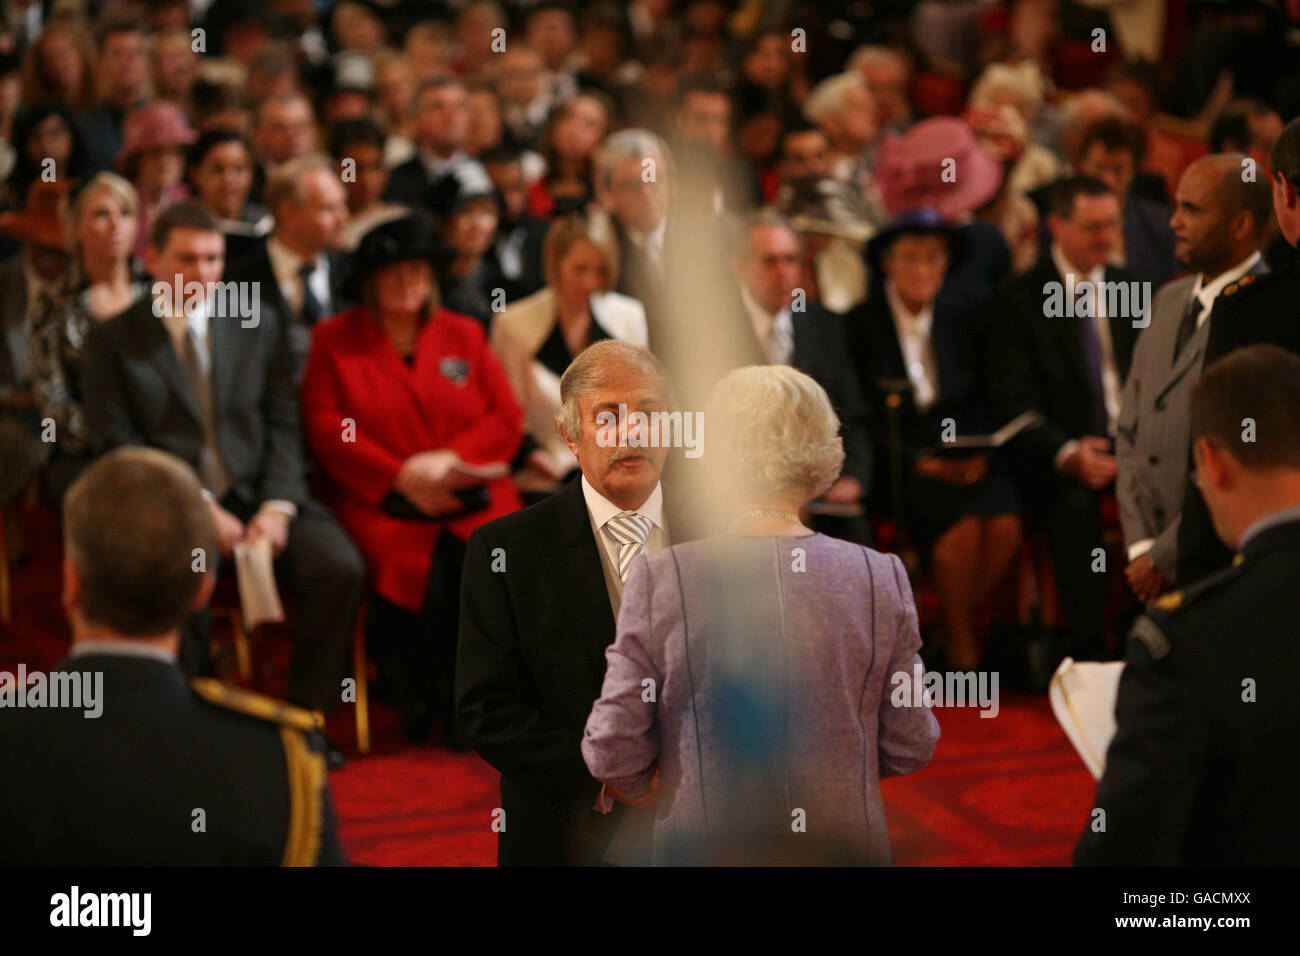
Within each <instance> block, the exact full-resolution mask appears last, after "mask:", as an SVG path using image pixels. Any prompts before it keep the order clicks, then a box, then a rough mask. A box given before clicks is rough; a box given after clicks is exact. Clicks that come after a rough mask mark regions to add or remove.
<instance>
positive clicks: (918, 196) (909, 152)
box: [875, 116, 1002, 219]
mask: <svg viewBox="0 0 1300 956" xmlns="http://www.w3.org/2000/svg"><path fill="white" fill-rule="evenodd" d="M948 160H952V162H951V163H949V162H948ZM947 170H951V173H949V174H948V175H947V176H945V172H946V171H947ZM875 175H876V183H877V185H878V186H879V187H880V192H881V197H882V198H883V199H884V203H885V209H886V210H887V211H888V212H889V214H890V215H891V216H896V215H898V214H899V213H902V212H907V211H908V210H911V209H919V208H922V207H929V208H931V209H934V210H935V211H937V212H938V213H939V215H940V216H942V217H943V218H944V219H953V218H955V217H957V216H960V215H963V214H965V213H968V212H973V211H975V210H976V209H979V208H980V207H981V206H983V205H984V204H985V203H987V202H988V201H989V200H990V199H992V198H993V197H994V196H995V195H997V191H998V188H999V187H1000V186H1001V185H1002V164H1001V163H999V162H998V161H997V160H996V159H995V158H993V157H992V156H990V155H989V154H988V153H987V152H985V151H984V150H983V149H982V148H980V145H979V143H977V142H976V140H975V133H974V131H973V130H971V128H970V126H968V125H967V124H966V123H964V122H963V121H961V120H959V119H957V118H956V117H953V116H936V117H933V118H931V119H927V120H922V121H921V122H919V123H917V124H915V125H913V126H912V127H910V128H909V129H908V130H907V131H906V132H904V133H903V134H902V135H901V136H900V135H892V136H889V137H886V139H885V141H884V142H883V143H882V144H881V146H880V152H879V153H878V154H877V157H876V169H875Z"/></svg>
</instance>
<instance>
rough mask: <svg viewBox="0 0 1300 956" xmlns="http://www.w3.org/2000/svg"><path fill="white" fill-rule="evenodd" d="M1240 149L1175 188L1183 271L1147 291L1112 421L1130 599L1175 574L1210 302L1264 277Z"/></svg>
mask: <svg viewBox="0 0 1300 956" xmlns="http://www.w3.org/2000/svg"><path fill="white" fill-rule="evenodd" d="M1246 159H1247V157H1245V156H1244V155H1242V154H1240V153H1219V154H1216V155H1214V156H1206V157H1204V158H1203V159H1199V160H1197V161H1196V162H1195V163H1193V164H1192V165H1191V166H1189V167H1188V168H1187V170H1186V172H1184V173H1183V177H1182V179H1181V180H1180V181H1179V183H1178V191H1177V194H1176V196H1175V207H1174V214H1173V217H1172V218H1171V219H1170V225H1171V226H1172V227H1173V230H1174V236H1175V239H1176V242H1177V251H1178V258H1179V260H1180V261H1181V262H1182V263H1183V264H1184V265H1186V266H1187V267H1188V268H1189V269H1190V270H1192V273H1193V274H1192V275H1189V276H1185V277H1183V278H1180V279H1175V280H1173V281H1172V282H1169V283H1166V284H1165V285H1164V286H1162V287H1161V289H1160V290H1159V292H1157V293H1156V296H1155V302H1154V303H1153V305H1152V309H1151V315H1152V318H1151V325H1150V326H1149V327H1148V328H1147V329H1145V330H1144V331H1143V332H1142V334H1141V336H1139V338H1138V341H1137V347H1136V349H1135V351H1134V353H1133V365H1132V368H1131V369H1130V370H1129V376H1128V380H1127V382H1126V383H1125V386H1124V398H1123V402H1122V405H1121V408H1120V415H1119V419H1118V421H1117V422H1116V439H1115V447H1116V457H1117V458H1118V463H1119V475H1118V478H1117V480H1116V483H1115V490H1116V496H1117V497H1118V499H1119V507H1120V521H1121V524H1122V525H1123V528H1124V544H1125V547H1127V549H1128V557H1129V565H1128V568H1127V569H1126V570H1125V576H1126V577H1127V578H1128V582H1129V586H1130V587H1131V588H1132V589H1133V593H1134V594H1136V595H1137V596H1138V597H1139V598H1141V599H1142V600H1144V601H1152V600H1154V599H1155V598H1156V597H1158V596H1159V595H1160V593H1161V592H1162V591H1165V590H1166V589H1168V587H1169V586H1170V583H1171V582H1172V581H1173V580H1174V578H1175V574H1176V573H1177V558H1178V524H1179V517H1180V514H1181V511H1182V503H1183V493H1184V491H1185V490H1186V487H1187V476H1188V468H1189V458H1188V418H1187V411H1188V400H1189V397H1190V395H1191V392H1192V388H1193V386H1194V385H1195V384H1196V382H1197V380H1198V379H1199V378H1200V375H1201V365H1202V362H1203V360H1204V356H1205V343H1206V339H1207V337H1208V335H1209V330H1210V323H1209V321H1208V320H1209V317H1210V312H1211V310H1212V309H1213V308H1214V302H1215V300H1216V299H1217V298H1218V296H1219V295H1220V293H1223V292H1225V291H1227V290H1231V291H1235V290H1236V288H1237V287H1238V286H1239V285H1240V284H1242V283H1249V282H1251V281H1253V278H1252V277H1253V276H1256V275H1259V274H1261V273H1264V272H1267V271H1268V267H1267V266H1266V265H1265V264H1264V261H1263V259H1262V258H1261V257H1260V253H1259V237H1260V233H1261V232H1262V230H1263V229H1264V227H1265V225H1266V224H1267V223H1268V216H1269V211H1270V209H1271V206H1270V195H1269V187H1268V183H1267V182H1266V181H1265V179H1264V177H1263V176H1255V177H1251V181H1249V182H1247V181H1244V175H1245V169H1246V167H1243V165H1242V161H1243V160H1246Z"/></svg>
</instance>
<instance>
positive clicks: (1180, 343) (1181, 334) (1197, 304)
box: [1174, 296, 1201, 363]
mask: <svg viewBox="0 0 1300 956" xmlns="http://www.w3.org/2000/svg"><path fill="white" fill-rule="evenodd" d="M1200 314H1201V300H1200V299H1199V298H1197V297H1196V296H1192V301H1191V302H1188V303H1187V309H1186V311H1184V312H1183V320H1182V321H1181V322H1180V323H1178V338H1177V339H1176V340H1175V342H1174V362H1175V363H1177V362H1178V356H1180V355H1182V354H1183V349H1184V348H1186V347H1187V343H1188V342H1190V341H1191V340H1192V336H1193V335H1195V334H1196V317H1197V316H1198V315H1200Z"/></svg>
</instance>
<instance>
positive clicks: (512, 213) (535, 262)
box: [482, 146, 550, 303]
mask: <svg viewBox="0 0 1300 956" xmlns="http://www.w3.org/2000/svg"><path fill="white" fill-rule="evenodd" d="M482 160H483V168H484V169H486V170H487V174H488V176H489V177H491V179H492V185H493V186H495V187H496V189H497V194H498V196H499V197H500V203H501V215H500V218H499V220H498V224H497V234H496V238H495V239H493V240H492V252H491V255H490V258H489V268H490V270H491V272H492V274H493V278H492V280H491V283H492V285H491V287H492V288H497V287H499V288H501V289H503V290H504V291H505V295H506V302H508V303H509V302H514V301H516V300H517V299H522V298H524V297H525V296H529V295H532V294H533V293H534V292H536V291H537V290H538V289H540V288H541V287H542V286H544V285H546V279H545V278H544V276H543V275H542V247H543V245H544V244H545V243H546V233H547V231H548V230H549V229H550V223H548V222H547V221H546V220H545V219H538V218H537V217H536V216H530V215H529V214H528V180H527V179H526V178H525V177H524V162H523V150H521V149H519V148H517V147H510V146H498V147H497V148H496V149H492V150H489V151H488V152H486V153H484V154H483V157H482Z"/></svg>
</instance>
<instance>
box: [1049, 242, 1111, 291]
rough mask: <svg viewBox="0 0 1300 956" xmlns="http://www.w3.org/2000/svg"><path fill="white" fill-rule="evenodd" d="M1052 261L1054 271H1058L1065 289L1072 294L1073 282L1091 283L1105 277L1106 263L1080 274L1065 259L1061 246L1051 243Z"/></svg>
mask: <svg viewBox="0 0 1300 956" xmlns="http://www.w3.org/2000/svg"><path fill="white" fill-rule="evenodd" d="M1052 263H1053V264H1054V265H1055V266H1056V271H1057V272H1058V273H1060V275H1061V279H1062V280H1064V282H1065V291H1066V293H1067V294H1069V295H1071V296H1073V295H1074V284H1075V283H1076V282H1080V281H1087V282H1092V283H1097V282H1101V281H1102V280H1103V279H1105V278H1106V264H1105V263H1102V264H1101V265H1099V266H1093V268H1092V271H1091V272H1088V273H1087V274H1081V273H1080V272H1079V270H1078V268H1077V267H1076V266H1074V265H1073V264H1072V263H1070V262H1068V261H1066V258H1065V253H1063V252H1061V247H1060V246H1058V245H1057V244H1056V243H1052Z"/></svg>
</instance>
